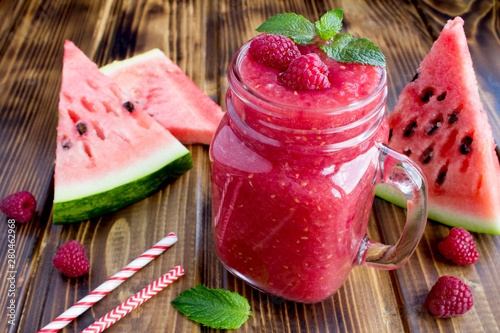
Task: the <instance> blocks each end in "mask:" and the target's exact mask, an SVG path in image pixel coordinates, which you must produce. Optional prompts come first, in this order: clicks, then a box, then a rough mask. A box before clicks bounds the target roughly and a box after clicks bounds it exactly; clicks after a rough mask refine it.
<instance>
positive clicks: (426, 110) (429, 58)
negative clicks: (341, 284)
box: [377, 17, 500, 234]
mask: <svg viewBox="0 0 500 333" xmlns="http://www.w3.org/2000/svg"><path fill="white" fill-rule="evenodd" d="M463 23H464V21H463V20H462V18H460V17H456V18H455V19H454V20H450V21H448V23H447V24H446V26H445V27H444V28H443V31H442V32H441V34H440V36H439V38H438V39H437V40H436V41H435V42H434V45H433V46H432V48H431V50H430V52H429V54H428V55H426V56H425V58H424V59H423V61H422V63H421V64H420V67H419V69H418V70H417V75H416V77H415V78H414V80H413V81H412V82H410V83H408V84H407V85H406V87H405V88H404V90H403V92H402V93H401V94H400V96H399V99H398V102H397V104H396V106H395V108H394V111H393V112H392V113H391V114H390V115H389V116H388V120H389V126H390V128H391V134H390V140H389V147H391V148H392V149H394V150H396V151H398V152H400V153H403V154H406V155H408V156H409V157H410V158H411V159H412V160H413V161H415V162H416V163H417V164H418V165H419V166H420V167H421V168H422V170H423V172H424V174H425V176H426V178H427V182H428V195H429V218H431V219H433V220H436V221H439V222H442V223H444V224H447V225H450V226H456V227H463V228H465V229H468V230H471V231H476V232H485V233H492V234H498V233H500V166H499V162H498V157H497V155H496V153H495V143H494V140H493V136H492V132H491V127H490V125H489V123H488V117H487V114H486V112H485V110H484V108H483V104H482V103H481V100H480V97H479V92H478V86H477V81H476V76H475V73H474V70H473V67H472V60H471V56H470V53H469V48H468V46H467V40H466V37H465V33H464V30H463ZM377 195H379V196H381V197H383V198H385V199H387V200H389V201H392V202H394V203H396V204H399V205H401V206H402V205H404V201H403V200H402V198H401V197H400V196H399V194H397V193H396V192H394V191H393V189H392V188H391V187H389V186H387V185H382V186H379V187H378V188H377Z"/></svg>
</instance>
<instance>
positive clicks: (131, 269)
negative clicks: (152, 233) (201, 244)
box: [38, 232, 177, 333]
mask: <svg viewBox="0 0 500 333" xmlns="http://www.w3.org/2000/svg"><path fill="white" fill-rule="evenodd" d="M175 242H177V236H176V235H175V233H173V232H171V233H169V234H168V235H167V236H166V237H164V238H163V239H162V240H160V241H159V242H158V243H156V244H155V245H154V246H153V247H151V248H150V249H149V250H147V251H146V252H144V253H143V254H141V255H140V256H139V257H137V258H136V259H135V260H134V261H132V262H131V263H130V264H128V265H127V266H125V267H124V268H123V269H122V270H121V271H119V272H118V273H116V274H115V275H113V276H112V277H110V278H109V279H108V280H107V281H106V282H104V283H102V284H101V285H100V286H99V287H97V288H95V289H94V290H93V291H92V292H91V293H90V294H88V295H87V296H85V297H84V298H82V299H81V300H80V301H78V302H77V303H76V304H75V305H73V306H72V307H70V308H69V309H68V310H66V311H64V312H63V313H62V314H61V315H60V316H59V317H57V318H56V319H54V320H53V321H52V322H51V323H49V324H48V325H47V326H45V327H44V328H42V329H41V330H40V331H38V333H54V332H59V330H61V329H62V328H63V327H65V326H66V325H68V324H69V323H70V322H71V321H73V320H74V319H75V318H77V317H78V316H79V315H81V314H82V313H84V312H85V311H87V310H88V309H89V308H90V307H91V306H92V305H94V304H95V303H97V302H99V301H100V300H101V299H102V298H103V297H104V296H106V295H107V294H108V293H109V292H110V291H112V290H114V289H115V288H116V287H118V286H119V285H120V284H122V283H123V281H125V280H126V279H128V278H129V277H131V276H132V275H134V274H135V272H137V271H138V270H140V269H141V268H143V267H144V266H146V265H147V264H149V263H150V262H151V261H152V260H153V259H154V258H156V257H158V256H159V255H160V254H162V253H163V252H164V251H165V250H166V249H168V248H169V247H170V246H172V245H173V244H174V243H175Z"/></svg>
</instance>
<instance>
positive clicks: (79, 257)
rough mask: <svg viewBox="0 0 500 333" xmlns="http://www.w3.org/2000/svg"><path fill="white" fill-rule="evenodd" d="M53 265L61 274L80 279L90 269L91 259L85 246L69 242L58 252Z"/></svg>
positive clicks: (73, 241)
mask: <svg viewBox="0 0 500 333" xmlns="http://www.w3.org/2000/svg"><path fill="white" fill-rule="evenodd" d="M52 263H53V264H54V266H55V268H57V269H58V270H59V271H60V272H61V273H63V274H64V275H66V276H68V277H79V276H82V275H83V274H86V273H87V272H88V271H89V269H90V263H89V259H88V258H87V253H85V249H84V248H83V245H82V244H80V243H78V242H77V241H75V240H69V241H67V242H66V244H64V245H63V246H61V247H60V248H59V250H57V252H56V255H55V256H54V259H52Z"/></svg>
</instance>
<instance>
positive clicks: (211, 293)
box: [172, 285, 252, 329]
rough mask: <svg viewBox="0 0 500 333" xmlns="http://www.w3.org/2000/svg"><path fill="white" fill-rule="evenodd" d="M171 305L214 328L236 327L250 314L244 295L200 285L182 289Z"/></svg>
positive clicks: (190, 317)
mask: <svg viewBox="0 0 500 333" xmlns="http://www.w3.org/2000/svg"><path fill="white" fill-rule="evenodd" d="M172 305H173V306H174V307H175V308H176V309H177V310H179V311H180V312H182V313H183V314H184V315H186V316H187V317H188V318H189V319H191V320H193V321H195V322H198V323H200V324H203V325H205V326H208V327H211V328H215V329H218V328H220V329H238V328H240V327H241V325H243V324H244V323H245V322H246V321H247V320H248V318H249V316H251V315H252V312H251V311H250V304H249V303H248V300H247V299H246V298H245V297H243V296H241V295H239V294H238V293H235V292H232V291H229V290H224V289H211V288H207V287H205V286H202V285H197V286H195V287H193V288H191V289H188V290H185V291H183V292H182V293H180V294H179V296H178V297H177V298H176V299H175V300H173V301H172Z"/></svg>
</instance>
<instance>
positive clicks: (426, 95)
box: [420, 88, 434, 103]
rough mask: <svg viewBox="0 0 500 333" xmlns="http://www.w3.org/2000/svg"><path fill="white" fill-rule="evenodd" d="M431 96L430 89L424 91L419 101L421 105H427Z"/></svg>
mask: <svg viewBox="0 0 500 333" xmlns="http://www.w3.org/2000/svg"><path fill="white" fill-rule="evenodd" d="M432 95H434V91H432V88H428V89H426V90H425V92H424V96H423V97H422V98H421V99H420V100H421V101H422V103H427V102H428V101H429V99H430V98H431V97H432Z"/></svg>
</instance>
